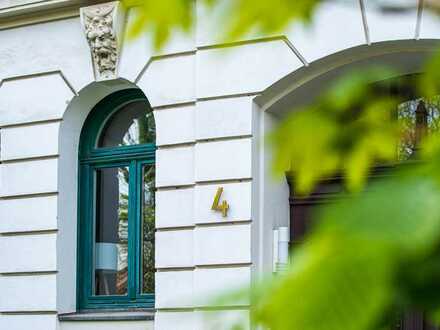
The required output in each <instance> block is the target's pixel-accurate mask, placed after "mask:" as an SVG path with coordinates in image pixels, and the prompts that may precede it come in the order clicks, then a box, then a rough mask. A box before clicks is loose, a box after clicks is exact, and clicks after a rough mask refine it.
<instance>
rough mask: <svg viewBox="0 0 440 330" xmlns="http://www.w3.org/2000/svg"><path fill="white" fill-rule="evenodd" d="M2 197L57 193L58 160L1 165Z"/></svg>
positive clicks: (0, 187)
mask: <svg viewBox="0 0 440 330" xmlns="http://www.w3.org/2000/svg"><path fill="white" fill-rule="evenodd" d="M0 169H1V173H0V175H1V183H2V184H1V186H0V196H3V197H5V196H14V195H27V194H37V193H52V192H56V191H57V171H58V167H57V159H56V158H52V159H39V160H30V161H23V162H17V163H3V164H0Z"/></svg>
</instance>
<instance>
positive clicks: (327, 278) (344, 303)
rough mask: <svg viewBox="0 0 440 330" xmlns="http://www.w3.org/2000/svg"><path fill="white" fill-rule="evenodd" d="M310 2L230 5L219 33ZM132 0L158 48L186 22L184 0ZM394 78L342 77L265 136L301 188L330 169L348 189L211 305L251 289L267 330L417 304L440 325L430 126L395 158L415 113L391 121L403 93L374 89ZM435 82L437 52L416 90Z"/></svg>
mask: <svg viewBox="0 0 440 330" xmlns="http://www.w3.org/2000/svg"><path fill="white" fill-rule="evenodd" d="M200 1H201V3H204V4H205V5H208V6H214V5H215V4H216V3H217V2H218V1H215V0H200ZM319 2H320V1H316V0H296V1H291V0H275V1H266V0H254V1H251V0H235V1H229V2H228V10H227V11H226V13H227V15H226V16H225V17H224V26H223V27H222V28H223V34H224V36H225V39H227V38H236V37H239V36H242V35H244V34H246V33H248V32H249V31H254V30H256V31H259V32H263V33H273V32H278V31H280V30H282V29H283V28H285V27H286V26H287V25H288V24H289V23H291V22H292V21H301V22H308V21H309V20H310V18H311V17H312V14H313V10H314V9H315V8H316V6H317V4H318V3H319ZM125 3H126V4H127V5H133V4H134V2H133V1H130V0H126V1H125ZM136 3H137V5H139V6H140V7H139V8H140V12H141V15H139V16H138V18H137V20H136V22H135V23H134V24H133V26H132V27H131V28H132V35H133V36H136V35H139V33H140V32H141V31H143V30H144V29H148V30H150V31H152V33H153V34H154V36H155V37H154V40H155V45H156V46H157V47H160V46H162V45H163V44H164V43H165V42H166V40H167V39H168V38H169V36H170V34H171V33H172V32H173V31H174V30H176V29H177V30H179V29H180V30H184V31H189V30H190V29H191V27H192V25H193V24H194V20H195V14H194V2H193V1H189V0H168V1H153V0H144V1H137V2H136ZM395 75H396V73H395V72H392V71H391V70H390V69H388V68H384V67H376V68H373V69H369V70H360V71H355V72H351V73H348V74H346V75H344V76H343V77H341V78H340V79H339V80H338V81H337V82H335V83H334V84H333V85H332V86H331V88H330V89H328V90H326V91H324V92H323V93H322V95H321V96H320V97H319V98H318V99H317V100H316V101H315V102H314V103H313V104H311V105H309V106H306V107H304V108H301V109H292V111H291V112H290V114H289V115H288V116H287V117H286V119H284V120H283V121H282V122H281V124H280V125H279V127H277V128H276V129H275V130H274V131H273V133H272V134H271V135H270V136H269V137H268V140H269V143H270V144H271V146H272V147H273V148H274V156H275V157H274V171H275V173H277V174H278V175H285V173H286V172H289V173H290V175H291V177H292V179H293V183H294V185H295V189H296V191H298V192H299V193H300V194H303V195H307V194H308V193H310V192H311V191H312V190H313V188H314V187H315V185H316V184H317V183H318V182H319V181H320V180H322V179H323V178H326V177H329V176H332V175H335V174H342V175H343V177H344V178H345V184H346V188H347V190H346V192H345V193H343V194H342V195H341V196H340V198H339V200H338V201H337V202H335V203H333V204H330V205H327V206H325V207H323V208H322V209H321V210H320V211H319V212H318V213H317V215H316V225H315V226H314V230H313V231H312V232H310V233H309V235H308V238H307V241H306V243H304V244H303V245H301V246H300V247H297V248H295V250H294V251H293V256H292V263H291V266H290V269H289V270H288V271H287V272H286V273H284V274H282V275H281V276H276V277H270V278H269V279H267V280H265V281H262V282H261V283H255V284H254V285H253V287H252V290H251V291H250V292H247V291H246V290H244V291H240V292H236V293H234V294H231V295H227V296H226V297H222V299H221V300H219V301H221V303H220V305H224V304H227V301H228V299H230V300H233V301H236V300H237V299H241V298H242V297H243V295H250V296H251V302H252V307H251V309H252V313H251V318H252V322H253V323H254V325H259V326H263V327H264V328H269V329H272V330H283V329H293V330H340V329H344V330H379V329H391V324H392V323H393V321H394V317H393V315H396V314H399V313H401V312H404V311H407V310H418V311H424V312H425V313H426V315H427V316H428V317H429V318H430V320H431V321H433V322H436V323H437V324H439V325H440V294H439V292H440V136H439V133H438V130H431V131H429V132H428V133H429V134H426V135H424V136H423V137H422V138H423V139H422V140H421V141H418V142H417V143H418V145H415V144H414V143H413V142H411V141H410V142H409V143H407V142H408V141H406V142H405V143H407V144H406V145H405V146H404V148H406V149H407V148H408V146H410V147H411V148H414V150H413V151H414V154H412V153H409V154H408V155H409V156H410V157H409V156H408V157H409V158H410V159H409V160H408V161H407V162H406V165H402V164H399V160H398V159H397V157H396V154H397V150H398V149H399V146H398V145H399V143H401V139H402V132H404V131H405V129H406V130H407V129H408V126H411V125H412V123H414V119H413V118H408V117H406V118H403V119H402V120H399V113H398V109H399V104H401V103H402V102H403V101H405V100H403V99H401V98H400V97H399V96H398V95H390V94H386V93H385V94H384V93H380V92H378V89H377V86H380V84H381V82H384V81H386V79H387V78H389V77H392V76H395ZM213 79H214V78H213ZM372 82H376V83H375V84H372ZM439 82H440V53H439V52H437V53H435V54H434V55H433V56H432V58H431V60H429V61H428V62H426V64H425V67H424V70H423V74H421V75H420V76H419V77H418V78H417V79H415V80H414V81H413V84H414V85H413V89H414V90H417V92H418V95H419V96H420V97H421V98H422V97H423V98H425V100H427V101H426V102H428V103H429V102H431V103H433V102H434V101H432V100H434V99H433V98H434V97H435V96H436V95H439V94H440V91H439V88H440V83H439ZM379 90H380V88H379ZM435 102H437V101H435ZM406 110H408V109H406ZM435 120H437V119H435ZM404 127H406V128H404ZM406 133H408V132H406ZM406 133H405V134H406ZM413 133H414V132H411V134H413ZM399 141H400V142H399ZM419 142H420V143H419ZM378 164H380V165H383V164H387V165H389V166H391V165H392V166H391V167H390V169H389V171H388V172H389V175H388V176H387V177H386V178H382V179H377V180H375V181H374V182H372V183H369V184H367V182H368V175H369V172H370V171H371V169H372V168H374V167H375V166H377V165H378ZM225 289H226V288H225ZM219 301H218V302H219ZM241 328H242V327H241V326H240V325H235V327H234V329H241Z"/></svg>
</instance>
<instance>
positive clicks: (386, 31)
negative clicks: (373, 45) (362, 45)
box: [366, 0, 418, 42]
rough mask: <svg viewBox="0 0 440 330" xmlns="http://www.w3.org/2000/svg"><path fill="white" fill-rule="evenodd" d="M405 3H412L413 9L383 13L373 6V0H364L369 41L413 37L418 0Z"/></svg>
mask: <svg viewBox="0 0 440 330" xmlns="http://www.w3.org/2000/svg"><path fill="white" fill-rule="evenodd" d="M390 3H392V2H390ZM406 3H408V4H411V3H412V7H413V9H412V10H407V11H404V12H402V13H396V12H392V13H384V12H383V11H381V10H380V9H378V8H377V6H375V4H374V1H373V0H366V16H367V22H368V27H369V31H370V39H371V42H379V41H386V40H399V39H414V38H415V34H416V23H417V3H418V1H417V0H410V1H406Z"/></svg>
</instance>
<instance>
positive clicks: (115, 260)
mask: <svg viewBox="0 0 440 330" xmlns="http://www.w3.org/2000/svg"><path fill="white" fill-rule="evenodd" d="M128 178H129V170H128V167H113V168H105V169H98V170H97V171H96V179H97V182H96V187H97V189H96V199H97V205H96V226H95V240H96V241H95V242H96V243H95V244H96V246H95V267H94V268H95V286H94V291H95V295H126V294H127V281H128V244H127V243H128Z"/></svg>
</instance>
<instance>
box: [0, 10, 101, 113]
mask: <svg viewBox="0 0 440 330" xmlns="http://www.w3.org/2000/svg"><path fill="white" fill-rule="evenodd" d="M0 40H1V41H2V48H1V52H0V80H2V79H5V78H10V77H18V76H23V75H30V74H36V73H43V72H48V71H54V70H61V71H62V72H63V74H64V75H65V76H66V78H67V79H68V80H69V82H70V83H71V84H72V85H73V87H74V88H75V89H76V90H77V91H79V90H80V89H81V88H83V87H84V86H86V85H87V84H88V83H90V82H92V80H93V70H92V63H91V56H90V51H89V46H88V44H87V41H86V39H85V37H84V33H83V31H82V27H81V24H80V20H79V17H75V18H69V19H64V20H57V21H53V22H48V23H40V24H34V25H27V26H23V27H18V28H14V29H6V30H2V31H0ZM41 87H43V88H44V89H46V90H47V92H50V93H51V94H52V95H53V96H56V95H57V93H56V91H54V90H52V88H50V87H49V85H47V84H43V85H41ZM52 87H56V85H54V86H52ZM23 96H24V95H23ZM0 103H2V102H0ZM65 108H66V106H64V107H62V108H61V109H59V110H60V111H62V110H64V109H65Z"/></svg>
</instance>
